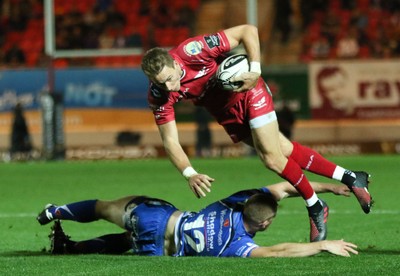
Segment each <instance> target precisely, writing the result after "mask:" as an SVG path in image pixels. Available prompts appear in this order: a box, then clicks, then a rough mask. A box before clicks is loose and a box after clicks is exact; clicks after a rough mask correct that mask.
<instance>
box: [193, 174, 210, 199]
mask: <svg viewBox="0 0 400 276" xmlns="http://www.w3.org/2000/svg"><path fill="white" fill-rule="evenodd" d="M213 181H214V178H211V177H209V176H208V175H206V174H195V175H192V176H191V177H190V178H189V180H188V182H189V187H190V189H191V190H192V192H193V193H194V194H195V195H196V197H197V198H200V197H205V196H206V193H205V192H207V193H209V192H211V183H212V182H213Z"/></svg>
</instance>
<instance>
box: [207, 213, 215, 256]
mask: <svg viewBox="0 0 400 276" xmlns="http://www.w3.org/2000/svg"><path fill="white" fill-rule="evenodd" d="M216 216H217V212H215V211H214V212H210V213H209V214H208V216H207V219H206V234H207V250H208V251H210V250H213V249H214V238H215V234H216V233H215V220H216Z"/></svg>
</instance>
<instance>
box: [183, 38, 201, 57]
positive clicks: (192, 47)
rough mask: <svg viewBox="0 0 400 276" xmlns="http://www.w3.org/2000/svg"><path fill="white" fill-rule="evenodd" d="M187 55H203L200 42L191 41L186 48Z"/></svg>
mask: <svg viewBox="0 0 400 276" xmlns="http://www.w3.org/2000/svg"><path fill="white" fill-rule="evenodd" d="M184 49H185V53H186V54H187V55H189V56H195V55H198V54H200V53H201V50H202V49H203V46H202V45H201V43H200V42H199V41H191V42H189V43H188V44H186V45H185V47H184Z"/></svg>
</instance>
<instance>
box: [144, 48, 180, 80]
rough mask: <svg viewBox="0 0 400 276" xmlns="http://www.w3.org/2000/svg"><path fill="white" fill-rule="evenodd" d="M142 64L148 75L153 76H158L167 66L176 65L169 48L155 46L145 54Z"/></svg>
mask: <svg viewBox="0 0 400 276" xmlns="http://www.w3.org/2000/svg"><path fill="white" fill-rule="evenodd" d="M141 66H142V71H143V72H144V73H145V74H146V76H147V77H149V78H152V77H155V76H157V75H158V74H159V73H160V72H161V70H162V69H163V68H164V67H165V66H167V67H171V68H172V67H174V59H173V58H172V56H171V55H170V54H169V53H168V51H167V50H165V49H163V48H159V47H155V48H153V49H150V50H148V51H147V52H146V53H145V54H144V56H143V59H142V64H141Z"/></svg>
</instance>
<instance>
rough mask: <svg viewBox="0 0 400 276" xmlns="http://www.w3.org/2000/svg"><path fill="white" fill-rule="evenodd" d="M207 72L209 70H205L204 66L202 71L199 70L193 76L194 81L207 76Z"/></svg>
mask: <svg viewBox="0 0 400 276" xmlns="http://www.w3.org/2000/svg"><path fill="white" fill-rule="evenodd" d="M209 70H210V69H209V68H206V67H205V66H204V67H203V69H201V70H200V71H199V72H198V73H197V75H196V76H194V78H195V79H198V78H201V77H202V76H205V75H207V73H208V71H209Z"/></svg>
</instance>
